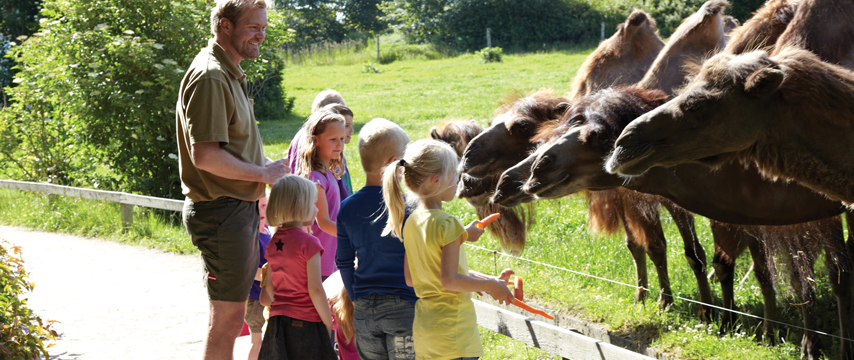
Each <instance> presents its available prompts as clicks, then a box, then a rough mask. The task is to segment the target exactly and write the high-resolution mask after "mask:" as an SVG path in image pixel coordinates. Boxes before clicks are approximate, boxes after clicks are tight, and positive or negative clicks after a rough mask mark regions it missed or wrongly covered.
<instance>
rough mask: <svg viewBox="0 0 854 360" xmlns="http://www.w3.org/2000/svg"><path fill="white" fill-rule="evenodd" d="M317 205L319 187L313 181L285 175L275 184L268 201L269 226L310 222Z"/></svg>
mask: <svg viewBox="0 0 854 360" xmlns="http://www.w3.org/2000/svg"><path fill="white" fill-rule="evenodd" d="M315 203H317V186H315V185H314V183H313V182H311V180H308V179H305V178H302V177H299V176H296V175H291V174H288V175H285V176H284V177H283V178H281V179H279V180H277V181H276V183H275V184H273V188H272V190H270V200H268V201H267V225H270V226H279V225H282V224H284V223H289V222H295V221H298V222H304V221H308V220H309V218H308V217H309V216H311V213H312V211H314V205H315Z"/></svg>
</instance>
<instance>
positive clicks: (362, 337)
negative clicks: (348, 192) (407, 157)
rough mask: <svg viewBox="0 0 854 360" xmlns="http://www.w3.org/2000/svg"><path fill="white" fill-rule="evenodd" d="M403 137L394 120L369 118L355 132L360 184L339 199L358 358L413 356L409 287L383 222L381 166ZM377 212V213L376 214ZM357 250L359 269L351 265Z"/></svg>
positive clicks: (399, 251)
mask: <svg viewBox="0 0 854 360" xmlns="http://www.w3.org/2000/svg"><path fill="white" fill-rule="evenodd" d="M408 143H409V137H408V136H407V135H406V132H404V131H403V129H401V128H400V126H398V125H397V124H395V123H393V122H391V121H388V120H386V119H373V120H371V121H370V122H368V123H367V124H365V126H364V127H363V128H362V130H361V131H360V132H359V155H360V156H361V160H362V167H363V168H364V169H365V175H366V177H367V179H366V182H365V187H363V188H362V189H361V190H359V191H358V192H356V193H355V194H353V195H352V196H350V197H348V198H347V199H346V200H344V201H343V202H342V203H341V210H340V211H339V213H338V221H337V223H338V255H337V257H336V262H337V264H338V268H339V269H340V270H341V280H342V281H343V282H344V287H345V289H346V290H347V293H348V294H349V295H350V298H352V299H353V301H354V302H355V314H354V316H355V317H356V319H358V320H359V321H357V322H356V340H357V341H356V344H357V348H358V351H359V356H360V357H361V358H362V359H365V360H370V359H414V358H415V350H414V348H413V345H412V321H413V319H414V318H415V301H416V300H418V298H417V297H416V296H415V291H414V290H413V289H412V287H410V286H408V285H406V279H405V278H404V275H403V262H404V257H405V254H406V251H405V250H404V248H403V244H402V243H401V242H400V241H399V240H398V239H396V238H394V237H391V236H387V235H386V236H383V235H382V227H383V226H385V223H386V218H385V212H384V210H385V203H384V202H383V194H382V191H383V188H382V170H383V168H384V167H386V166H387V165H389V164H391V163H394V162H396V161H397V160H398V159H399V158H402V157H403V152H404V150H405V149H406V144H408ZM378 215H380V218H377V216H378ZM357 254H358V258H359V268H358V269H354V267H355V259H356V256H357Z"/></svg>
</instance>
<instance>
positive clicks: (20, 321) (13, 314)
mask: <svg viewBox="0 0 854 360" xmlns="http://www.w3.org/2000/svg"><path fill="white" fill-rule="evenodd" d="M10 250H11V252H12V253H9V251H10ZM33 286H35V285H34V284H33V283H32V282H30V281H29V274H28V273H27V271H26V270H25V269H24V259H23V258H22V257H21V248H20V247H17V246H10V244H9V243H7V242H6V241H4V240H3V239H0V288H2V289H3V295H2V296H0V358H2V359H33V358H36V357H38V356H44V357H47V356H48V353H47V348H48V347H50V346H51V345H47V344H45V342H47V341H48V340H56V336H57V334H56V331H55V330H53V329H51V326H52V325H53V323H55V321H53V320H48V321H44V320H42V319H41V318H40V317H38V316H37V315H36V314H34V313H33V312H32V310H30V309H29V308H28V307H27V305H26V301H27V299H22V298H21V295H23V293H24V292H29V291H32V290H33Z"/></svg>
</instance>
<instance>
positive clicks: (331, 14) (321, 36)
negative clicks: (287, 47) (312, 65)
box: [275, 0, 347, 49]
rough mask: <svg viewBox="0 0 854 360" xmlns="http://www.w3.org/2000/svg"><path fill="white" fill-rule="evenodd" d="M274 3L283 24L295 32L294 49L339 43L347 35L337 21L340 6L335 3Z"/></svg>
mask: <svg viewBox="0 0 854 360" xmlns="http://www.w3.org/2000/svg"><path fill="white" fill-rule="evenodd" d="M275 1H276V6H277V8H278V10H279V11H281V12H282V14H283V15H284V17H285V22H286V23H287V24H288V26H290V28H291V29H293V30H294V32H295V37H294V39H293V42H292V43H291V46H292V47H293V48H294V49H304V48H309V47H310V46H311V45H313V44H319V43H324V42H340V41H342V40H344V37H345V36H346V35H347V29H346V27H345V26H344V24H342V23H341V22H340V21H338V10H339V8H340V6H339V3H338V2H337V1H316V0H275Z"/></svg>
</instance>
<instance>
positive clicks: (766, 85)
mask: <svg viewBox="0 0 854 360" xmlns="http://www.w3.org/2000/svg"><path fill="white" fill-rule="evenodd" d="M852 114H854V73H852V72H851V71H849V70H847V69H845V68H842V67H839V66H836V65H832V64H829V63H825V62H823V61H821V60H820V59H819V58H818V57H817V56H816V55H815V54H813V53H810V52H809V51H806V50H802V49H797V48H785V49H783V50H782V51H779V52H778V53H777V54H776V55H775V56H773V57H771V56H769V55H768V54H767V53H765V52H763V51H755V52H751V53H748V54H743V55H739V56H733V55H729V54H722V55H718V56H716V57H714V58H712V59H710V60H709V61H708V62H707V63H706V64H705V65H704V66H703V70H702V72H701V73H700V75H699V76H698V77H697V78H695V79H694V80H693V81H692V82H691V83H690V84H689V85H688V87H687V88H686V89H685V90H684V91H683V92H682V94H680V95H679V96H678V97H676V98H675V99H673V100H671V101H669V102H668V103H667V104H665V105H663V106H661V107H659V108H658V109H656V110H654V111H652V112H649V113H647V114H645V115H643V116H641V117H639V118H638V119H636V120H635V121H633V122H632V123H631V124H630V125H629V126H627V127H626V129H625V130H624V131H623V133H622V135H621V136H620V138H619V139H618V140H617V142H616V148H615V150H614V153H613V154H612V155H611V156H610V157H609V159H608V163H607V170H608V171H609V172H612V173H620V174H624V175H640V174H642V173H643V172H644V171H646V170H648V169H649V168H651V167H653V166H673V165H677V164H680V163H685V162H690V161H695V160H706V161H708V160H717V161H718V162H719V161H720V159H724V158H726V159H729V158H738V159H741V160H743V161H751V162H755V163H756V165H757V166H758V167H759V170H760V171H761V172H762V173H763V174H764V175H765V176H766V177H768V178H770V179H778V178H782V179H786V180H796V181H798V182H800V183H801V184H803V185H805V186H807V187H809V188H811V189H813V190H815V191H818V192H821V193H824V194H826V195H827V196H828V197H830V198H831V199H836V200H842V201H843V202H845V203H846V204H848V205H851V204H852V203H854V154H852V153H851V151H850V150H851V149H850V147H851V144H854V131H852V130H851V129H852V122H854V115H852Z"/></svg>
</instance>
